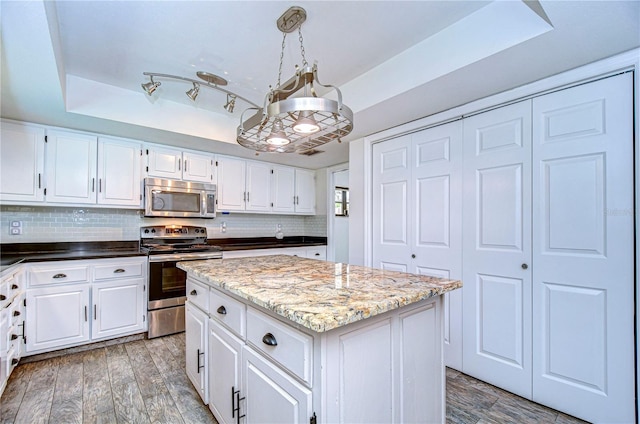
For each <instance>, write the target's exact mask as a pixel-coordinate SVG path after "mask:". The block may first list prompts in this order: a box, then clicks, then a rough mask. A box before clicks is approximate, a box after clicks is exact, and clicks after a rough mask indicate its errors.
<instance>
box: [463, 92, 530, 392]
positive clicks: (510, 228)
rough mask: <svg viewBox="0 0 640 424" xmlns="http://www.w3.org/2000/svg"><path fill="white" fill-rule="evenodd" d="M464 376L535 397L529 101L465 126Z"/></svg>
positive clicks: (479, 117)
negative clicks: (532, 393)
mask: <svg viewBox="0 0 640 424" xmlns="http://www.w3.org/2000/svg"><path fill="white" fill-rule="evenodd" d="M464 149H465V150H464V163H463V169H464V171H463V176H464V177H463V178H464V201H465V207H464V210H463V234H464V239H463V257H464V259H465V261H464V267H463V276H462V280H463V282H464V286H463V311H464V316H463V344H464V352H463V371H464V372H465V373H467V374H470V375H473V376H475V377H477V378H479V379H481V380H484V381H487V382H489V383H491V384H494V385H496V386H499V387H502V388H504V389H506V390H509V391H511V392H513V393H516V394H518V395H520V396H523V397H525V398H531V270H530V269H529V265H530V262H531V102H530V101H525V102H521V103H516V104H513V105H510V106H505V107H502V108H499V109H495V110H492V111H489V112H485V113H482V114H479V115H475V116H472V117H470V118H467V119H465V120H464Z"/></svg>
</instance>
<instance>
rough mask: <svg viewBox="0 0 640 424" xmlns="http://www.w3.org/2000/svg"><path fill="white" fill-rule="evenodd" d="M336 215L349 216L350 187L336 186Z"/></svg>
mask: <svg viewBox="0 0 640 424" xmlns="http://www.w3.org/2000/svg"><path fill="white" fill-rule="evenodd" d="M334 202H335V209H336V216H349V189H348V188H346V187H336V194H335V196H334Z"/></svg>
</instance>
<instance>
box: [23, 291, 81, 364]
mask: <svg viewBox="0 0 640 424" xmlns="http://www.w3.org/2000/svg"><path fill="white" fill-rule="evenodd" d="M89 291H90V289H89V284H78V285H70V286H65V287H64V288H60V287H48V288H40V289H31V290H28V291H27V320H26V326H27V327H26V334H27V352H33V351H38V350H44V349H47V350H53V349H54V348H56V347H61V346H65V345H69V344H77V343H82V342H87V341H89V326H90V321H89Z"/></svg>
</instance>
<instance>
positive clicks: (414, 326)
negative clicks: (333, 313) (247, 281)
mask: <svg viewBox="0 0 640 424" xmlns="http://www.w3.org/2000/svg"><path fill="white" fill-rule="evenodd" d="M188 281H191V284H192V286H193V287H198V286H201V285H207V284H206V283H205V282H203V281H200V280H196V279H195V278H193V277H191V276H189V277H188ZM207 286H208V288H209V301H208V303H207V302H203V303H201V307H203V308H206V309H207V311H206V312H205V311H204V310H202V309H199V308H198V307H197V306H195V305H194V304H191V305H190V304H189V301H187V325H186V332H187V334H186V339H187V374H188V375H189V378H190V379H191V381H192V382H193V384H194V386H195V387H196V389H198V390H199V391H200V392H201V393H202V391H201V387H202V385H203V384H205V383H204V382H203V380H202V373H203V372H204V373H205V375H206V376H207V378H208V382H207V383H206V386H208V389H206V390H208V397H207V399H206V400H205V403H208V404H209V409H211V411H212V412H213V414H214V416H215V417H216V419H217V420H218V422H219V423H220V424H237V423H241V424H253V423H287V424H289V423H301V424H302V423H309V422H318V423H355V422H361V423H365V422H366V423H375V422H379V423H382V422H384V423H387V422H403V423H404V422H406V423H409V422H429V423H431V422H434V423H435V422H444V367H443V366H442V343H441V338H442V297H441V296H438V297H436V298H431V299H427V300H423V301H421V302H418V303H416V304H415V305H412V306H409V307H405V308H402V309H399V310H395V311H391V312H388V313H385V314H382V315H379V316H376V317H372V318H368V319H366V320H363V321H359V322H356V323H354V324H350V325H347V326H343V327H339V328H337V329H334V330H331V331H327V332H323V333H316V332H313V331H310V330H307V329H305V328H301V327H300V326H298V325H296V324H294V323H293V322H291V321H288V320H286V319H284V318H281V317H279V316H274V315H273V314H271V313H268V312H267V311H266V310H264V309H262V308H258V307H255V306H254V305H253V304H251V303H247V302H246V301H244V300H243V299H240V298H235V297H233V296H231V295H230V294H228V293H227V292H223V291H221V290H219V289H217V288H214V287H211V286H209V285H207ZM197 291H198V295H197V296H198V298H200V297H201V294H202V293H201V291H200V290H197ZM207 313H208V315H209V320H208V322H204V319H205V318H206V315H207ZM205 328H207V330H206V332H207V333H206V334H207V339H206V341H204V343H205V345H203V344H202V343H203V341H202V334H203V331H205V330H204V329H205ZM202 350H206V351H207V354H206V360H204V362H203V359H198V357H199V354H200V353H201V352H202ZM198 366H199V367H204V368H202V369H201V370H200V373H198V372H197V371H198V370H197V368H198Z"/></svg>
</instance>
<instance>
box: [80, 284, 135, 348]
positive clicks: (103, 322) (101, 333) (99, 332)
mask: <svg viewBox="0 0 640 424" xmlns="http://www.w3.org/2000/svg"><path fill="white" fill-rule="evenodd" d="M144 295H145V293H144V280H143V279H141V278H136V279H127V280H116V281H113V282H102V283H94V284H93V289H92V293H91V297H92V301H93V305H92V310H91V314H92V318H93V320H92V323H93V324H92V337H91V339H92V340H94V341H95V340H100V339H105V338H109V337H113V336H116V335H120V334H125V333H133V332H136V331H143V330H144V318H143V317H144V315H145V313H146V311H145V310H144V306H145V296H144Z"/></svg>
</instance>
